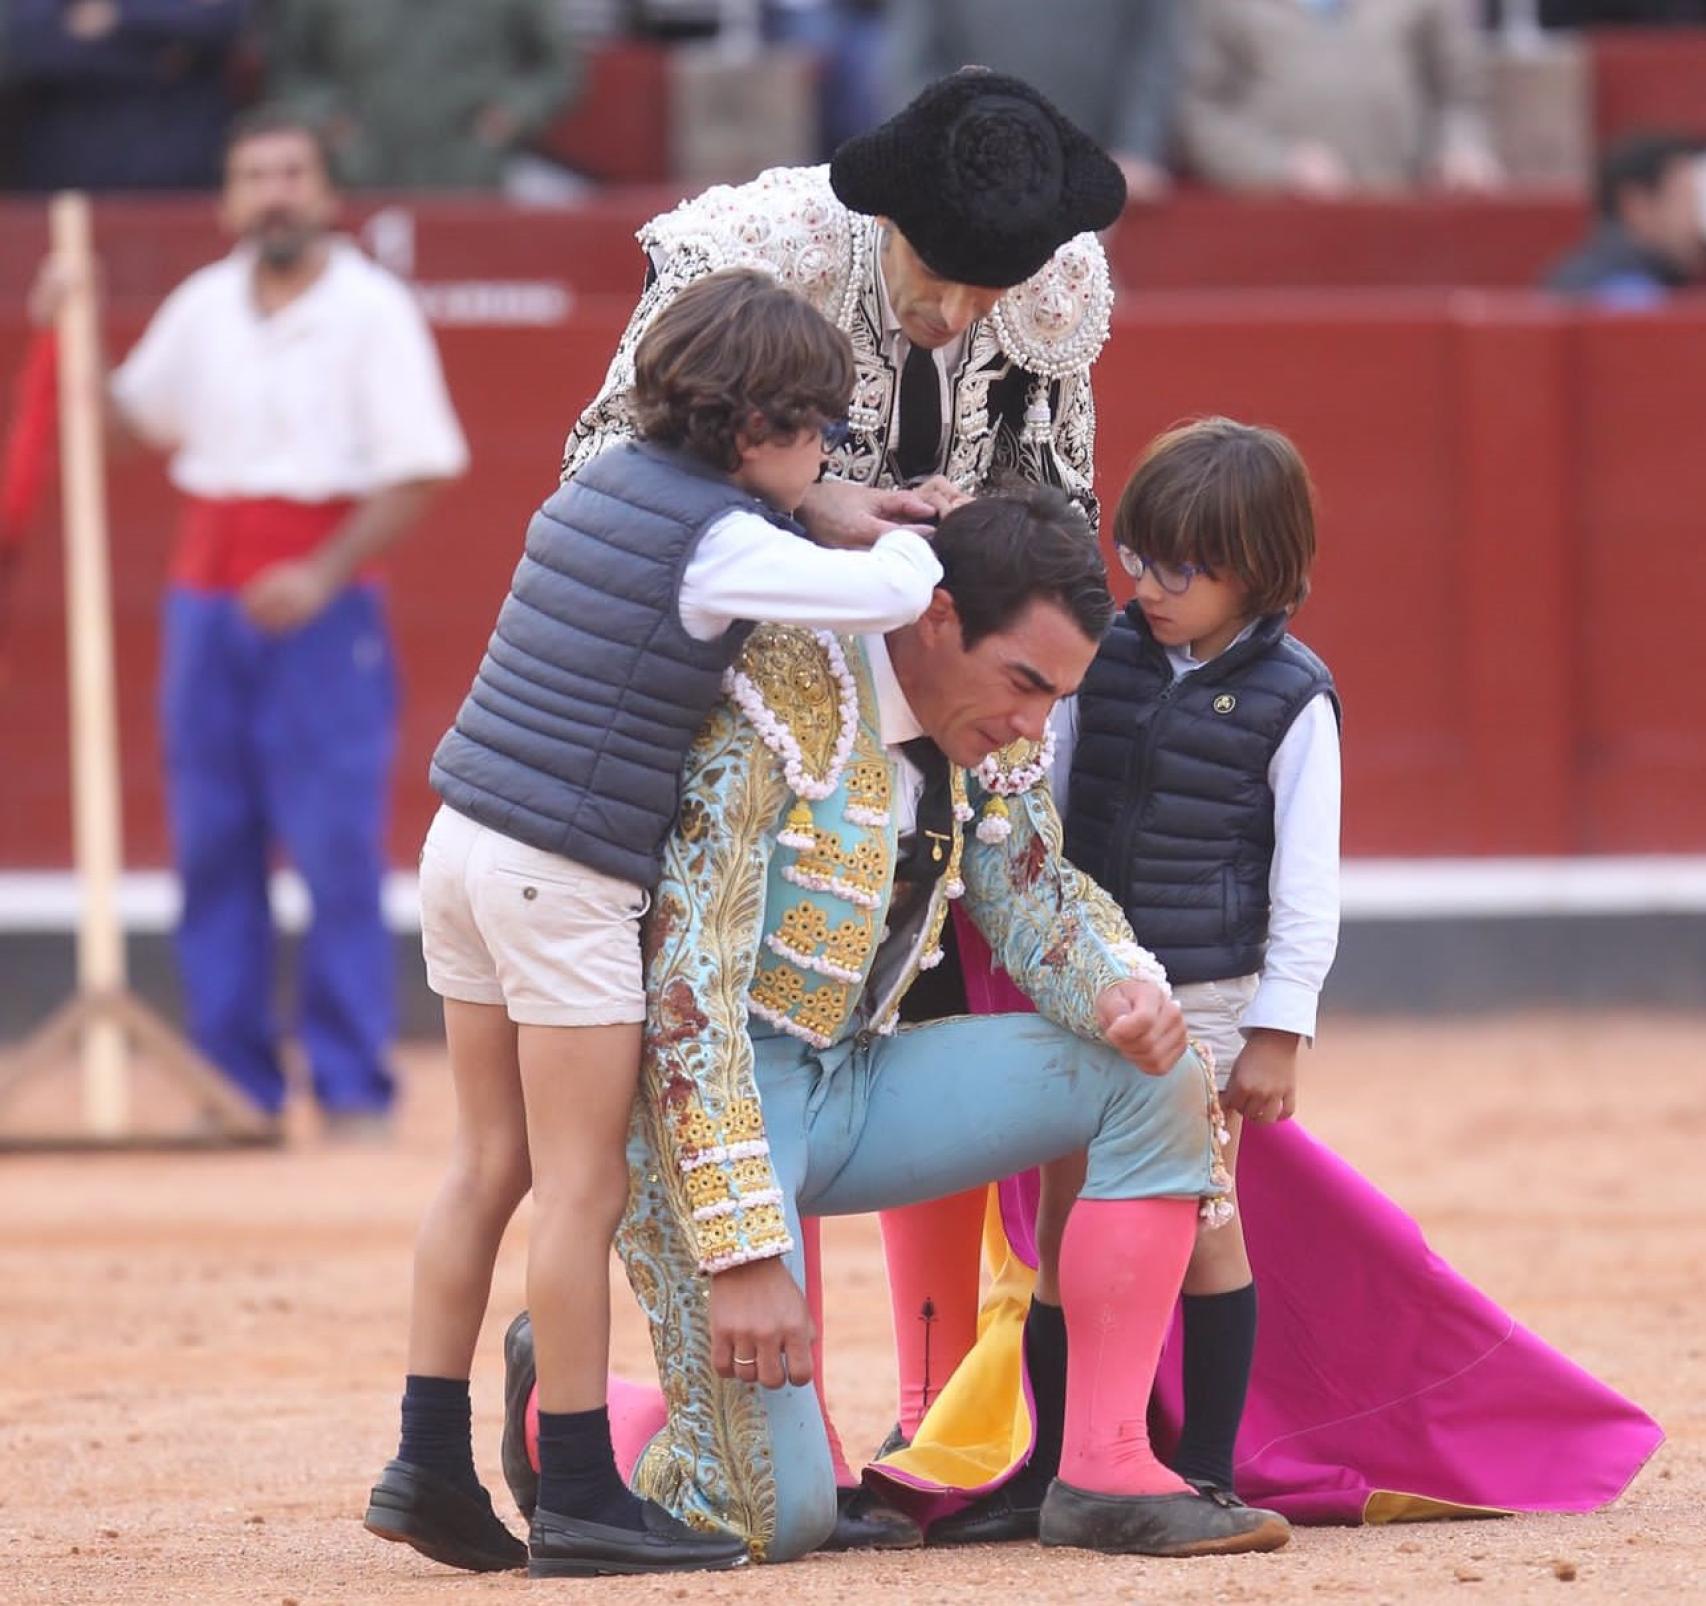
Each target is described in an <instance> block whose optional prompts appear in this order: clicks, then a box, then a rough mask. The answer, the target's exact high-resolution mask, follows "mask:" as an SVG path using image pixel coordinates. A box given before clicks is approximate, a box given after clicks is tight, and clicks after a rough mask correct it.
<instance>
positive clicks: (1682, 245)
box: [1546, 133, 1706, 307]
mask: <svg viewBox="0 0 1706 1606" xmlns="http://www.w3.org/2000/svg"><path fill="white" fill-rule="evenodd" d="M1595 200H1596V202H1597V205H1598V221H1597V224H1596V226H1595V228H1594V231H1593V233H1592V235H1591V236H1589V238H1588V239H1587V240H1586V241H1585V242H1584V243H1583V244H1581V245H1580V246H1578V247H1577V248H1576V249H1575V250H1574V251H1572V252H1571V253H1570V254H1569V255H1568V256H1567V257H1565V258H1564V260H1563V261H1562V262H1560V263H1558V265H1557V266H1556V267H1554V268H1553V269H1552V271H1551V272H1550V273H1549V274H1548V275H1547V276H1546V288H1547V289H1549V290H1555V291H1557V292H1559V293H1560V294H1561V295H1573V296H1586V297H1589V298H1590V299H1592V300H1595V301H1599V302H1601V303H1603V304H1606V305H1611V306H1620V307H1644V306H1653V305H1656V304H1657V303H1658V302H1661V301H1663V300H1664V299H1665V297H1666V296H1668V295H1669V294H1670V293H1671V292H1672V291H1673V290H1680V289H1682V288H1683V287H1684V286H1686V285H1688V284H1691V283H1693V282H1694V280H1695V279H1696V278H1698V277H1699V275H1700V272H1701V270H1702V268H1703V267H1706V160H1703V158H1702V154H1701V143H1700V141H1699V140H1696V139H1691V138H1689V137H1688V136H1686V135H1682V134H1661V133H1647V134H1631V135H1629V136H1627V137H1626V138H1624V139H1620V140H1618V141H1617V142H1616V143H1614V144H1613V145H1612V146H1611V147H1610V149H1609V150H1607V151H1606V153H1605V155H1604V157H1603V158H1602V159H1601V161H1600V164H1599V177H1598V180H1597V182H1596V184H1595Z"/></svg>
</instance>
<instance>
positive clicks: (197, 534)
mask: <svg viewBox="0 0 1706 1606" xmlns="http://www.w3.org/2000/svg"><path fill="white" fill-rule="evenodd" d="M354 506H355V503H354V502H353V501H350V500H348V499H344V500H340V501H334V502H290V501H286V500H285V499H284V498H283V497H278V496H262V497H236V498H232V499H230V500H220V501H214V500H211V499H209V498H207V497H200V496H191V497H186V498H185V499H184V514H183V519H182V521H181V522H180V523H179V526H178V545H177V550H176V552H175V553H174V554H173V558H172V571H171V577H172V580H173V583H174V584H176V585H181V586H189V587H191V588H192V589H193V590H196V591H234V590H236V589H237V588H238V587H239V586H243V585H246V584H247V583H248V582H249V581H250V580H253V579H254V578H255V576H256V575H258V574H259V573H261V571H262V570H264V569H270V568H272V567H273V565H274V564H278V563H288V562H290V561H292V560H293V559H296V558H305V557H307V556H308V554H309V553H310V552H313V551H314V550H315V549H316V548H317V547H319V546H320V545H321V544H322V543H323V542H324V541H325V540H326V538H327V537H328V536H330V535H331V533H332V532H333V531H334V530H335V529H337V527H338V526H339V525H340V524H342V523H343V521H344V520H345V519H346V518H348V517H349V513H350V509H351V508H353V507H354Z"/></svg>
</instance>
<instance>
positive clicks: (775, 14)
mask: <svg viewBox="0 0 1706 1606" xmlns="http://www.w3.org/2000/svg"><path fill="white" fill-rule="evenodd" d="M883 10H884V6H883V0H764V13H763V18H764V37H765V38H766V39H768V40H770V41H772V42H773V43H776V44H790V45H797V46H800V47H801V48H803V49H805V50H809V51H811V52H812V54H814V55H815V56H816V57H817V58H818V62H819V78H818V95H819V135H818V137H819V142H820V146H821V154H822V155H823V156H824V157H825V158H827V157H828V156H829V153H830V152H831V151H833V150H834V149H835V148H836V147H837V146H839V145H840V144H841V143H842V142H843V141H844V140H849V139H852V138H853V136H854V135H855V134H863V133H864V132H865V131H866V130H867V129H869V128H874V127H875V126H876V125H877V124H878V123H879V122H881V121H882V119H883V118H884V117H885V116H887V115H888V113H889V111H890V110H891V109H892V108H891V107H889V106H888V105H887V104H885V96H884V94H883V90H882V85H881V79H882V75H883V35H884V26H883ZM954 65H955V66H958V65H959V63H958V62H955V63H954ZM945 70H951V69H945ZM939 76H940V74H938V73H926V74H924V75H923V76H922V77H921V78H919V80H918V84H917V87H918V88H920V89H922V88H923V87H924V84H925V82H926V81H927V80H928V79H930V78H936V77H939ZM905 98H906V99H910V98H911V97H910V96H907V97H905Z"/></svg>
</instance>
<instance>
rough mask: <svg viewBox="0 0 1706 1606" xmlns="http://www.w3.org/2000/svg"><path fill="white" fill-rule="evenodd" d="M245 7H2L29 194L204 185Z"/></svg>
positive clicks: (17, 175) (4, 58)
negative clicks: (39, 191) (34, 191)
mask: <svg viewBox="0 0 1706 1606" xmlns="http://www.w3.org/2000/svg"><path fill="white" fill-rule="evenodd" d="M249 9H250V8H249V0H6V3H5V4H4V5H3V6H0V18H3V21H4V42H3V45H0V69H3V71H4V73H5V76H6V78H7V80H8V86H7V87H8V90H9V92H10V96H11V99H12V102H13V104H12V116H13V118H14V124H13V126H14V127H15V128H16V129H17V132H18V149H17V151H16V152H15V153H14V157H13V161H12V163H11V169H12V170H11V172H10V174H9V178H10V181H11V182H12V183H14V184H16V185H17V186H19V187H20V188H22V189H26V190H61V189H81V190H162V189H168V190H169V189H207V188H211V187H212V186H213V185H215V184H217V183H218V181H219V160H220V152H221V151H222V150H223V148H224V144H225V130H226V126H227V125H228V124H229V123H230V121H231V114H232V109H233V106H232V95H231V59H232V56H233V53H234V52H235V50H236V48H237V46H238V44H239V42H240V41H241V39H242V35H243V29H244V26H245V24H246V23H247V21H248V14H249Z"/></svg>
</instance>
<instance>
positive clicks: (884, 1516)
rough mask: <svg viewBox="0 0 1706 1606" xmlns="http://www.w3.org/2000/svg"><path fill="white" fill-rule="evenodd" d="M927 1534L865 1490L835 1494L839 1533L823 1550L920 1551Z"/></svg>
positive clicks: (836, 1523)
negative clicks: (919, 1548)
mask: <svg viewBox="0 0 1706 1606" xmlns="http://www.w3.org/2000/svg"><path fill="white" fill-rule="evenodd" d="M923 1543H924V1530H923V1529H921V1528H920V1527H919V1526H918V1524H917V1523H916V1522H914V1521H913V1520H912V1518H911V1517H909V1516H907V1514H906V1513H905V1512H904V1511H897V1510H896V1509H895V1508H894V1507H893V1506H891V1505H889V1504H888V1502H887V1501H885V1500H884V1499H883V1498H882V1496H881V1495H878V1494H874V1493H873V1492H872V1491H871V1490H869V1489H866V1488H864V1487H862V1486H861V1487H858V1488H853V1489H837V1490H836V1491H835V1531H834V1532H833V1533H831V1534H830V1536H829V1537H828V1538H827V1539H826V1540H824V1542H823V1543H822V1544H821V1545H819V1546H818V1549H819V1550H916V1549H918V1547H919V1546H920V1545H922V1544H923Z"/></svg>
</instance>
